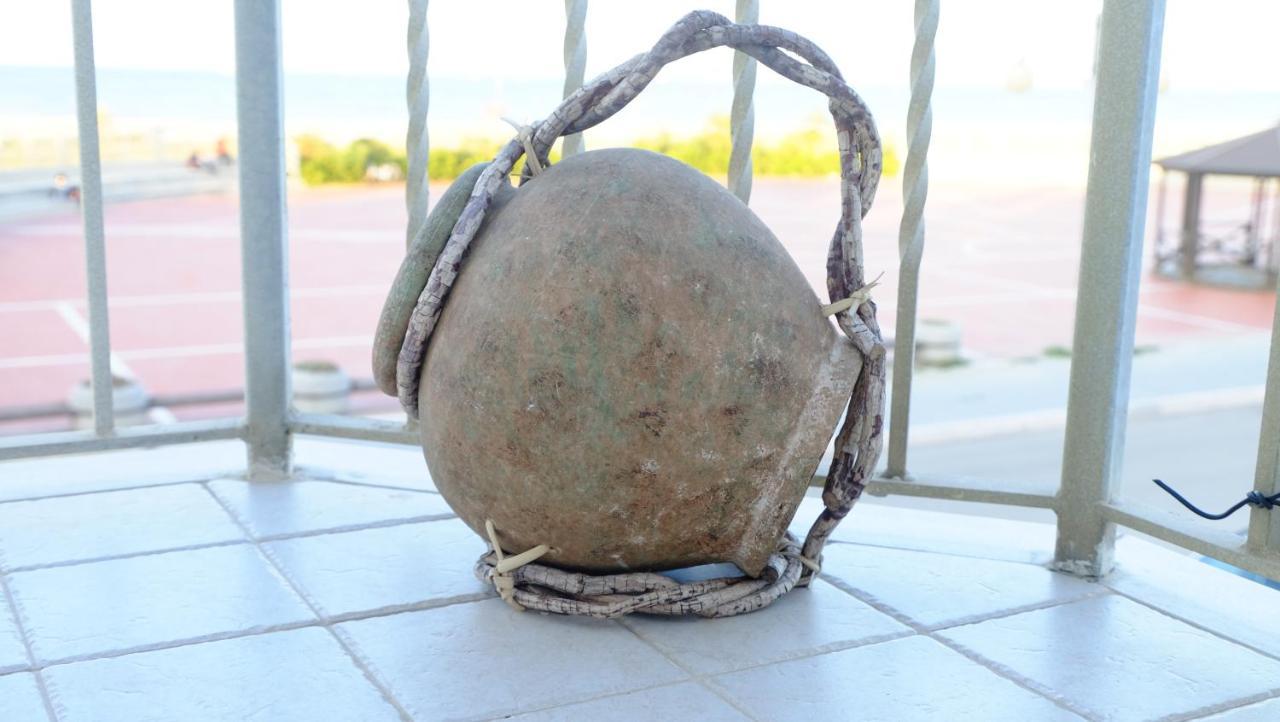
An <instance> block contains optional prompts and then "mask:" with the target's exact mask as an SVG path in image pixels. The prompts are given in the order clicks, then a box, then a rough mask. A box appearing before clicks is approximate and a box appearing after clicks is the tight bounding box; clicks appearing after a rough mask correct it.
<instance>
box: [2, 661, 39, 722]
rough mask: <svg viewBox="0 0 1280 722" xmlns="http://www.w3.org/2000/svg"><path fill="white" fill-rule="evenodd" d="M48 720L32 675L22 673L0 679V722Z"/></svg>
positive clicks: (37, 721)
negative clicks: (6, 721)
mask: <svg viewBox="0 0 1280 722" xmlns="http://www.w3.org/2000/svg"><path fill="white" fill-rule="evenodd" d="M48 719H49V713H48V712H46V711H45V708H44V700H42V699H40V688H39V687H37V686H36V678H35V676H34V675H32V674H30V673H26V672H24V673H22V674H9V675H5V676H3V677H0V720H13V722H40V720H48Z"/></svg>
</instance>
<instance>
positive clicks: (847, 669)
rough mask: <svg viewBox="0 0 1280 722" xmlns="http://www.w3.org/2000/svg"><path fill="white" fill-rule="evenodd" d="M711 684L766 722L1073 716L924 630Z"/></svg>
mask: <svg viewBox="0 0 1280 722" xmlns="http://www.w3.org/2000/svg"><path fill="white" fill-rule="evenodd" d="M776 633H778V634H785V633H786V632H785V630H776ZM711 683H712V684H714V685H716V686H718V687H720V688H721V689H723V690H724V691H725V692H726V693H728V694H729V695H730V696H731V697H732V698H733V699H734V700H735V701H737V702H738V704H739V705H740V706H742V707H743V708H744V709H748V710H751V712H752V713H753V714H754V715H755V716H756V717H758V718H759V719H767V720H771V721H772V722H789V721H792V720H794V721H795V722H816V721H817V720H823V721H824V722H825V721H826V720H858V721H859V722H915V721H916V720H919V721H920V722H937V721H938V720H983V722H1004V721H1006V720H1007V721H1008V722H1025V721H1026V720H1036V722H1049V721H1050V720H1079V719H1080V718H1079V717H1078V716H1076V715H1074V714H1072V713H1070V712H1068V711H1066V710H1064V709H1062V708H1060V707H1058V706H1057V705H1055V704H1053V703H1052V702H1050V701H1049V700H1047V699H1044V698H1043V697H1040V696H1038V695H1036V694H1034V693H1032V692H1028V691H1027V690H1025V689H1022V688H1021V687H1019V686H1017V685H1015V684H1014V683H1013V682H1010V681H1009V680H1007V679H1003V678H1001V677H1000V676H998V675H996V674H995V673H994V672H992V671H991V670H989V669H985V668H984V667H982V666H981V665H978V664H975V663H974V662H971V661H969V660H968V659H965V658H964V657H963V656H961V655H960V654H957V653H956V652H953V651H951V650H950V649H947V648H946V647H944V646H943V645H941V644H939V643H937V642H935V641H933V640H932V639H927V638H925V637H908V638H906V639H899V640H895V641H891V642H882V643H880V644H872V645H868V646H865V647H856V648H854V649H846V650H844V651H840V652H832V653H830V654H824V655H819V656H817V657H806V658H804V659H797V660H792V661H790V662H780V663H778V664H771V665H767V666H764V667H756V668H754V669H748V670H744V671H741V672H733V673H730V674H726V675H723V676H720V677H715V678H713V679H712V680H711Z"/></svg>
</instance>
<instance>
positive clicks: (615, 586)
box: [396, 10, 885, 617]
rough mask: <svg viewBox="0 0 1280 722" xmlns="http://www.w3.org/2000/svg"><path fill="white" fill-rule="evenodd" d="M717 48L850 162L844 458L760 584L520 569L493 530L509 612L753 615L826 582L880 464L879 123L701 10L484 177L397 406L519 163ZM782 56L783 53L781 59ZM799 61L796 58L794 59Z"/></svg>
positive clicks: (498, 583)
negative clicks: (854, 375)
mask: <svg viewBox="0 0 1280 722" xmlns="http://www.w3.org/2000/svg"><path fill="white" fill-rule="evenodd" d="M715 47H731V48H735V49H737V50H739V51H741V52H743V53H746V54H747V55H750V56H751V57H753V58H755V59H756V60H758V61H760V62H761V63H762V64H764V65H765V66H767V67H769V68H771V69H773V70H774V71H775V72H777V73H778V74H780V75H782V76H783V77H786V78H789V79H791V80H793V81H795V82H797V83H800V84H801V85H805V86H808V87H810V88H813V89H814V90H817V91H819V92H821V93H823V94H824V95H826V96H827V97H828V98H829V101H830V102H829V107H830V110H831V116H832V118H833V119H834V121H835V127H836V138H837V142H838V145H839V153H840V200H841V202H840V220H839V222H838V224H837V226H836V230H835V233H834V235H833V236H832V239H831V245H830V250H829V252H828V254H827V291H828V294H829V296H830V299H831V304H830V305H827V306H824V307H821V308H820V309H816V310H817V311H818V312H821V313H824V314H826V315H834V316H835V318H836V321H837V323H838V325H839V327H840V329H841V330H842V331H843V332H844V334H845V335H846V336H848V337H849V339H850V340H851V341H852V343H853V345H854V346H855V347H856V348H857V349H858V351H859V352H860V353H861V355H862V370H861V372H860V373H859V376H858V379H857V382H856V384H855V385H854V388H853V393H852V396H851V398H850V400H849V407H848V413H847V414H846V415H845V420H844V424H843V425H842V426H841V428H840V431H839V433H838V435H837V436H836V442H835V456H834V458H833V459H832V462H831V469H830V471H829V473H828V475H827V479H826V486H825V488H824V489H823V494H822V500H823V503H824V505H825V509H824V510H823V511H822V513H821V514H820V515H819V516H818V518H817V520H815V521H814V523H813V525H812V527H811V528H810V529H809V533H808V535H807V536H806V538H805V540H804V543H803V544H801V542H800V541H799V540H797V539H796V538H795V537H794V536H792V535H791V534H789V533H788V534H786V535H785V536H784V537H783V538H782V539H781V540H780V541H779V543H778V547H777V551H776V552H775V553H774V554H773V555H772V556H771V557H770V558H769V561H768V564H767V565H766V567H765V570H764V572H763V573H762V574H761V576H760V577H759V578H755V579H752V578H746V577H724V578H720V579H711V580H705V581H694V582H686V583H681V582H677V581H675V580H674V579H672V578H670V577H668V576H665V575H662V574H657V573H651V572H628V573H621V574H600V575H597V574H587V573H581V572H572V571H566V570H563V569H557V568H555V567H552V566H548V565H544V564H538V563H537V561H536V560H537V559H538V557H540V556H541V555H542V554H545V553H546V552H547V551H549V549H548V548H547V547H546V546H545V545H539V546H538V547H535V548H533V549H530V550H526V551H523V552H521V553H519V554H515V555H512V556H508V555H507V550H504V549H503V547H502V540H501V536H500V530H497V529H494V527H493V524H492V523H489V524H487V529H486V532H487V534H488V537H489V544H490V547H491V550H490V552H489V553H487V554H485V555H484V556H482V557H481V558H480V560H479V561H477V563H476V568H475V572H476V576H477V577H478V578H479V579H481V580H482V581H486V582H489V583H492V584H493V585H494V588H495V589H496V590H497V591H498V593H499V595H501V597H502V598H503V599H505V600H506V601H507V602H508V603H509V604H512V605H513V606H516V607H518V608H521V609H533V610H537V611H540V612H549V613H553V614H577V615H586V616H592V617H617V616H621V615H624V614H630V613H632V612H642V613H646V614H662V615H685V614H696V615H699V616H703V617H728V616H733V615H737V614H743V613H746V612H751V611H755V610H757V609H761V608H763V607H766V606H768V605H769V604H771V603H772V602H773V601H775V600H776V599H778V598H779V597H781V596H782V595H784V594H786V593H787V592H789V591H791V590H792V589H794V588H795V587H797V586H805V585H806V584H808V583H809V581H810V580H811V579H812V578H813V576H814V575H815V574H817V573H818V571H819V569H820V564H821V559H822V548H823V546H824V545H825V544H826V541H827V539H828V538H829V537H830V535H831V533H832V532H833V531H834V530H835V528H836V526H837V525H838V524H839V523H840V520H841V519H843V518H844V517H845V515H847V514H848V513H849V511H850V510H851V509H852V508H853V505H854V503H855V502H856V501H857V500H858V497H860V496H861V495H862V491H863V489H864V488H865V486H866V482H867V480H868V478H870V475H871V473H872V471H873V470H874V468H875V464H876V461H877V460H878V459H879V456H880V449H881V442H882V431H883V421H884V402H885V348H884V344H883V342H882V340H881V336H880V327H879V324H878V323H877V322H876V306H875V302H874V301H872V300H871V298H870V295H869V291H870V288H871V286H873V285H874V282H873V283H871V284H867V283H865V281H864V277H863V250H862V217H863V216H864V215H866V212H867V210H868V209H870V207H871V203H872V201H873V199H874V197H875V192H876V186H877V184H878V183H879V181H880V170H881V149H880V138H879V135H878V133H877V131H876V127H875V123H874V121H873V120H872V118H871V113H870V111H868V109H867V107H866V105H865V104H864V103H863V101H862V99H861V98H860V97H859V96H858V94H857V93H855V92H854V91H853V89H852V88H850V87H849V86H848V84H846V83H845V81H844V79H843V78H842V76H841V75H840V71H839V70H838V69H837V68H836V66H835V64H834V63H833V62H832V61H831V58H830V57H828V56H827V54H826V53H824V52H823V51H822V50H821V49H820V48H818V46H816V45H814V44H813V43H812V42H810V41H809V40H807V39H805V38H803V37H801V36H799V35H797V34H796V33H793V32H791V31H789V30H784V29H782V28H778V27H773V26H768V25H738V24H735V23H733V22H731V21H729V19H728V18H725V17H724V16H722V15H720V14H718V13H714V12H710V11H706V10H700V11H695V12H692V13H689V14H688V15H686V16H684V17H683V18H681V19H680V21H679V22H677V23H676V24H675V25H674V26H672V27H671V29H670V30H668V31H667V32H666V33H665V34H664V35H663V36H662V37H661V38H660V39H659V40H658V42H657V44H656V45H654V46H653V49H652V50H650V51H649V52H647V53H643V54H641V55H637V56H636V57H634V58H631V59H630V60H628V61H626V62H624V63H622V64H621V65H619V66H618V67H616V68H614V69H613V70H610V71H609V72H607V73H604V74H603V75H601V76H599V77H597V78H596V79H595V80H593V81H591V82H590V83H588V84H587V85H585V86H583V87H582V88H580V89H579V90H577V91H576V92H575V93H573V94H572V95H571V96H569V97H568V98H567V99H565V101H564V102H563V103H562V104H561V105H560V107H558V108H556V110H555V112H553V113H552V114H551V115H549V116H548V117H547V118H546V119H544V120H542V121H539V122H536V123H533V124H531V125H529V126H524V127H518V128H517V130H518V133H517V135H516V137H515V138H513V139H512V140H511V141H510V142H508V143H507V144H506V145H505V146H504V147H503V148H502V149H501V150H500V151H499V152H498V155H497V156H496V157H495V158H494V159H493V162H492V163H490V164H489V166H488V167H487V168H486V169H485V170H484V172H483V173H481V174H480V177H479V178H478V179H477V181H476V184H475V187H474V188H473V189H472V191H471V195H470V198H469V199H468V201H467V204H466V207H465V208H464V209H463V211H462V214H461V215H460V216H459V218H458V221H457V223H456V224H455V225H454V227H453V231H452V233H451V234H450V236H449V240H448V242H447V243H446V244H445V247H444V250H443V251H442V252H441V253H440V255H439V257H438V258H437V260H436V263H435V266H434V267H433V268H432V269H431V274H430V276H429V277H428V279H427V284H426V287H425V288H424V289H423V291H422V293H421V295H420V296H419V297H418V303H417V306H416V307H415V308H414V311H413V315H412V316H411V318H410V321H409V326H408V330H407V332H406V334H405V338H404V343H403V345H402V346H401V349H400V356H399V358H398V361H397V364H396V385H397V390H398V395H399V399H400V403H401V405H402V406H403V407H404V409H405V411H406V412H407V413H408V414H409V416H410V417H411V418H417V416H418V384H419V375H420V374H421V372H422V364H423V360H424V358H425V355H426V347H427V342H428V340H429V338H430V336H431V332H432V330H433V329H434V328H435V325H436V322H437V321H438V319H439V318H440V312H441V310H442V309H443V307H444V302H445V298H446V297H447V296H448V293H449V289H450V288H451V286H452V284H453V282H454V280H455V279H456V278H457V276H458V273H459V271H460V269H461V267H462V262H463V259H464V258H465V256H466V251H467V247H468V245H469V244H470V243H471V241H472V239H473V238H474V237H475V235H476V233H477V231H478V230H479V228H480V225H481V223H482V222H483V220H484V216H485V212H486V211H487V209H488V208H489V205H490V202H491V201H492V199H493V196H494V193H495V192H496V191H497V189H498V187H499V185H500V184H501V183H503V182H504V181H505V179H506V177H507V176H508V175H510V173H511V172H512V169H513V168H514V167H515V164H516V162H517V161H518V160H519V159H520V158H521V156H525V155H527V156H528V159H527V161H526V163H525V166H524V169H523V171H522V173H521V179H522V181H523V180H528V179H529V178H530V177H531V176H532V174H533V173H535V172H537V170H540V169H542V168H546V167H549V166H550V165H551V163H550V160H549V158H548V154H549V153H550V151H551V146H552V144H554V143H555V141H556V140H557V139H558V138H560V137H562V136H566V135H572V134H576V133H581V132H583V131H585V130H587V129H589V128H591V127H593V126H595V125H597V124H599V123H601V122H603V121H604V120H606V119H608V118H609V117H611V116H612V115H613V114H614V113H617V112H618V111H619V110H621V109H622V108H623V107H624V106H626V104H627V103H629V102H631V101H632V100H633V99H635V97H636V96H637V95H639V94H640V92H641V91H642V90H643V89H644V88H645V87H646V86H647V85H648V84H649V82H650V81H652V80H653V78H654V76H656V75H657V74H658V71H659V70H661V69H662V68H663V67H664V66H665V65H667V64H668V63H671V62H674V61H676V60H679V59H680V58H683V57H685V56H688V55H692V54H694V53H698V52H702V51H703V50H708V49H710V48H715ZM784 51H785V52H784ZM797 58H798V59H797Z"/></svg>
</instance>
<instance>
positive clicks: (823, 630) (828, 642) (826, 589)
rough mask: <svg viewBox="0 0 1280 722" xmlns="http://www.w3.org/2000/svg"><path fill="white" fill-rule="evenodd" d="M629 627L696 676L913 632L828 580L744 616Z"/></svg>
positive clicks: (653, 620) (639, 619)
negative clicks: (828, 582) (775, 631)
mask: <svg viewBox="0 0 1280 722" xmlns="http://www.w3.org/2000/svg"><path fill="white" fill-rule="evenodd" d="M623 623H624V624H626V625H627V626H629V627H631V628H632V629H634V630H635V631H636V633H637V634H639V635H640V636H641V637H643V638H644V639H645V640H647V641H648V642H650V643H651V644H653V645H654V646H656V647H657V648H658V649H660V650H662V652H663V653H664V654H666V655H667V656H668V657H670V658H671V659H674V660H676V661H677V662H679V663H680V664H682V665H684V666H685V667H686V668H687V669H689V670H690V671H692V672H694V673H696V674H718V673H720V672H727V671H729V670H733V669H742V668H744V667H753V666H756V665H760V664H765V663H767V662H778V661H782V660H785V659H793V658H795V657H803V656H807V655H811V654H817V653H819V652H824V651H829V650H832V649H839V648H843V647H850V646H853V645H855V644H860V643H865V642H870V641H880V640H884V639H887V638H889V637H891V636H896V635H903V634H910V633H911V630H910V629H909V628H908V627H905V626H903V625H901V624H898V623H897V622H895V621H894V620H893V619H892V618H891V617H889V616H888V615H885V614H882V613H880V612H878V611H876V610H874V609H872V608H871V607H869V606H867V605H866V604H864V603H862V602H860V601H858V600H857V599H854V598H853V597H852V596H850V595H849V594H847V593H845V592H843V591H841V590H839V589H836V588H835V587H833V586H831V585H830V584H827V583H825V582H822V581H817V582H815V583H814V584H813V585H812V586H811V587H810V588H808V589H795V590H792V591H791V592H790V593H789V594H787V595H786V596H785V597H783V598H782V599H779V600H778V601H776V602H774V603H773V604H772V605H770V606H769V607H767V608H765V609H762V610H760V611H758V612H753V613H751V614H744V615H741V616H738V617H729V618H726V619H699V618H669V617H649V616H642V615H636V616H633V617H629V618H627V619H626V620H625V621H624V622H623ZM765 630H779V631H780V633H772V632H769V631H765ZM781 630H785V632H781Z"/></svg>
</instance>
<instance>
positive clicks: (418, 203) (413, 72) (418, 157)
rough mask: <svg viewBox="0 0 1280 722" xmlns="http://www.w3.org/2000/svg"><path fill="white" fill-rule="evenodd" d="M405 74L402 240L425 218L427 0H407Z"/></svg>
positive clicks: (428, 156) (428, 90) (410, 236)
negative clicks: (405, 167)
mask: <svg viewBox="0 0 1280 722" xmlns="http://www.w3.org/2000/svg"><path fill="white" fill-rule="evenodd" d="M408 46H409V78H408V80H407V81H406V86H405V98H406V100H407V101H408V104H409V132H408V134H407V136H406V137H405V148H406V149H407V151H408V155H409V164H408V165H409V168H408V171H407V172H408V175H409V177H408V178H407V179H406V182H405V189H404V192H405V206H406V207H407V208H408V210H409V225H408V228H407V235H406V237H405V243H410V242H412V241H413V237H414V236H415V235H417V233H418V231H419V229H421V228H422V224H423V223H426V221H427V202H428V201H429V200H430V188H429V186H428V181H429V180H430V179H429V178H428V177H427V168H428V164H429V161H430V159H431V152H430V143H429V142H428V136H427V108H428V106H429V105H430V100H431V87H430V86H431V83H430V78H428V77H427V54H428V51H429V50H430V46H431V43H430V37H429V33H428V27H427V0H409V33H408Z"/></svg>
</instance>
